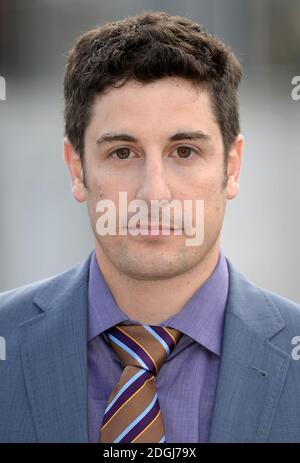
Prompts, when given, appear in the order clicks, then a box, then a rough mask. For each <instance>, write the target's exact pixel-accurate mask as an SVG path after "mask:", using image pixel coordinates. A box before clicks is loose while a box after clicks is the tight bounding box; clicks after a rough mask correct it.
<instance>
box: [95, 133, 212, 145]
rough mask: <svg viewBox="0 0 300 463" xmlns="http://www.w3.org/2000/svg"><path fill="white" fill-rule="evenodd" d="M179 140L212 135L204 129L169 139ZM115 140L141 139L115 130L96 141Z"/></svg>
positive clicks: (197, 138) (205, 138)
mask: <svg viewBox="0 0 300 463" xmlns="http://www.w3.org/2000/svg"><path fill="white" fill-rule="evenodd" d="M179 140H204V141H210V140H211V137H210V136H209V135H207V134H206V133H204V132H202V130H194V131H192V132H176V133H175V134H174V135H171V136H170V137H169V141H179ZM114 141H127V142H132V143H138V142H139V140H138V138H136V137H133V136H132V135H129V134H127V133H113V132H106V133H104V134H102V135H101V136H100V137H98V138H97V140H96V143H97V145H101V144H103V143H111V142H114Z"/></svg>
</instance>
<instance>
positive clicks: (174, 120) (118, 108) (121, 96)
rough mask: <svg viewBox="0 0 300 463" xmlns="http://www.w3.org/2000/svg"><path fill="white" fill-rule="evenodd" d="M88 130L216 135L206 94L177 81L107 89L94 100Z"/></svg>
mask: <svg viewBox="0 0 300 463" xmlns="http://www.w3.org/2000/svg"><path fill="white" fill-rule="evenodd" d="M89 128H90V130H99V129H101V131H103V130H104V128H105V130H116V129H117V130H120V129H122V130H123V129H124V130H125V129H126V130H133V129H134V130H135V131H141V130H142V131H143V132H151V131H153V130H155V132H157V131H160V130H168V131H172V130H173V131H176V130H178V129H179V128H182V129H187V130H188V129H189V130H190V129H193V128H194V129H201V130H203V131H206V132H214V131H218V125H217V122H216V120H215V116H214V114H213V111H212V107H211V97H210V95H209V93H208V91H207V90H206V89H204V88H200V87H196V86H195V85H193V84H192V83H191V82H189V81H188V80H186V79H182V78H177V77H176V78H175V77H168V78H164V79H159V80H156V81H155V82H151V83H146V84H144V83H140V82H137V81H130V82H127V83H126V84H125V85H123V86H121V87H118V88H109V89H107V90H106V91H105V92H104V93H102V94H100V95H97V96H96V98H95V101H94V103H93V107H92V116H91V120H90V124H89ZM212 135H213V133H212Z"/></svg>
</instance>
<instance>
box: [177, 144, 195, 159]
mask: <svg viewBox="0 0 300 463" xmlns="http://www.w3.org/2000/svg"><path fill="white" fill-rule="evenodd" d="M175 151H177V153H178V155H179V158H181V159H189V158H190V157H191V154H192V153H195V152H196V150H194V149H193V148H191V147H190V146H179V147H178V148H176V149H175Z"/></svg>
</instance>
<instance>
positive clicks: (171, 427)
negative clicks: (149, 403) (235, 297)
mask: <svg viewBox="0 0 300 463" xmlns="http://www.w3.org/2000/svg"><path fill="white" fill-rule="evenodd" d="M227 295H228V268H227V262H226V258H225V256H224V254H223V252H222V250H220V254H219V260H218V263H217V265H216V267H215V269H214V271H213V272H212V274H211V275H210V277H209V278H208V279H207V281H206V282H205V283H204V285H202V286H201V288H199V289H198V290H197V291H196V292H195V293H194V294H193V296H192V297H191V298H190V299H189V300H188V302H187V303H186V304H185V305H184V306H183V308H182V309H181V310H180V312H178V313H177V314H175V315H173V316H172V317H170V318H168V319H167V320H164V321H163V322H162V323H160V324H159V325H160V326H169V327H171V328H174V329H176V330H179V331H181V332H182V333H183V335H182V337H181V338H180V340H179V342H178V344H177V345H176V346H175V348H174V349H173V351H172V352H171V354H170V356H169V357H168V359H167V361H166V362H165V363H164V364H163V366H162V367H161V370H160V372H159V374H158V376H157V378H156V383H157V395H158V398H159V403H160V409H161V413H162V416H163V421H164V427H165V435H166V442H167V443H190V442H193V443H195V442H208V438H209V430H210V422H211V416H212V410H213V405H214V397H215V390H216V385H217V378H218V370H219V362H220V356H221V350H222V337H223V328H224V314H225V307H226V302H227ZM88 300H89V301H88V304H89V314H88V426H89V442H98V441H99V432H100V428H101V423H102V419H103V416H104V412H105V408H106V406H107V403H108V399H109V396H110V394H111V391H112V389H113V388H114V387H115V385H116V384H117V382H118V381H119V379H120V376H121V374H122V366H121V363H120V362H119V360H118V358H117V355H116V353H115V352H114V351H113V350H112V348H111V346H110V345H109V344H108V342H107V341H106V340H105V338H104V336H103V334H102V333H103V332H104V331H105V330H107V329H109V328H111V327H112V326H113V325H116V324H118V323H123V322H124V323H125V324H127V323H132V324H135V325H137V324H140V323H139V322H137V321H135V320H130V319H128V317H127V315H126V314H125V313H124V312H122V310H121V309H120V308H119V307H118V305H117V303H116V301H115V299H114V297H113V295H112V293H111V291H110V289H109V287H108V285H107V283H106V282H105V280H104V277H103V275H102V273H101V270H100V268H99V265H98V263H97V259H96V255H95V252H94V253H93V254H92V257H91V263H90V271H89V285H88Z"/></svg>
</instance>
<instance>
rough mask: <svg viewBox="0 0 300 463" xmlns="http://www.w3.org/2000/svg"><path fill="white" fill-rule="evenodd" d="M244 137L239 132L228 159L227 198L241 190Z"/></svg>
mask: <svg viewBox="0 0 300 463" xmlns="http://www.w3.org/2000/svg"><path fill="white" fill-rule="evenodd" d="M243 146H244V137H243V136H242V135H241V134H239V135H238V136H237V137H236V139H235V140H234V142H233V143H232V145H231V148H230V150H229V153H228V159H227V177H228V180H227V187H226V188H227V199H233V198H234V197H235V196H236V195H237V193H238V191H239V177H240V170H241V163H242V157H243Z"/></svg>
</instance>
